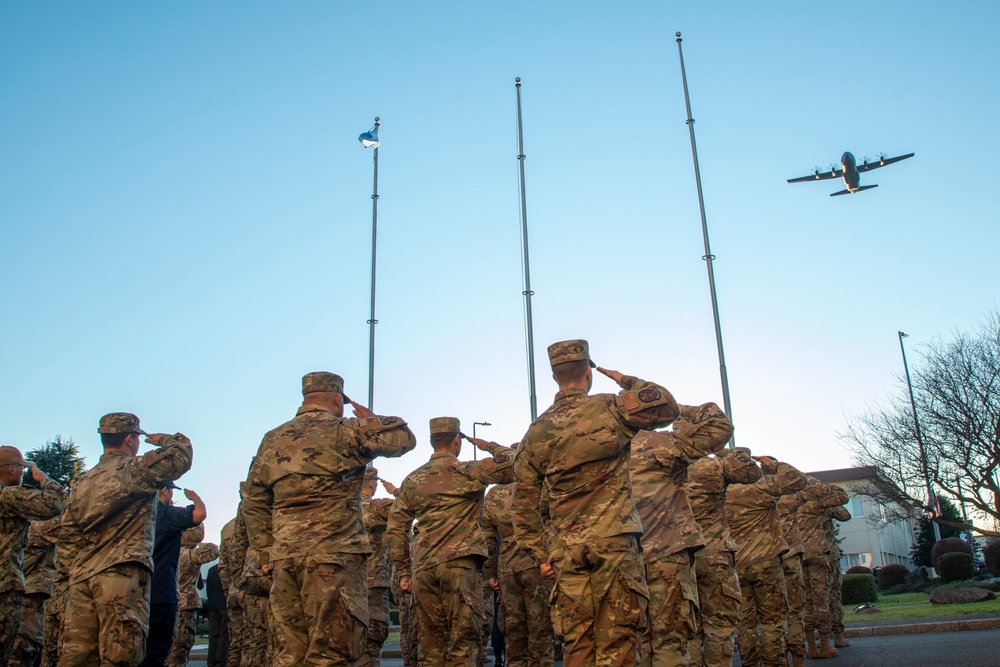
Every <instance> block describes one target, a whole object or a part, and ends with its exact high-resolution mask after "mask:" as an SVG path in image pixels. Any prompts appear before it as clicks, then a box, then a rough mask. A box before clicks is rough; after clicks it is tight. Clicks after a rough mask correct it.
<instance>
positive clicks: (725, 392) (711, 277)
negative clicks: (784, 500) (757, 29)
mask: <svg viewBox="0 0 1000 667" xmlns="http://www.w3.org/2000/svg"><path fill="white" fill-rule="evenodd" d="M677 53H678V54H679V55H680V57H681V81H683V83H684V106H685V107H686V108H687V126H688V132H689V133H690V135H691V157H692V159H693V160H694V181H695V184H696V185H697V187H698V207H699V208H700V209H701V233H702V236H703V237H704V238H705V256H704V257H702V259H703V260H705V264H706V266H708V290H709V292H710V293H711V295H712V314H713V315H714V316H715V342H716V344H717V345H718V348H719V375H720V376H721V377H722V402H723V406H724V408H725V410H726V416H727V417H729V419H730V420H731V419H732V418H733V408H732V405H731V404H730V402H729V375H728V374H727V373H726V354H725V352H724V351H723V349H722V324H721V323H720V322H719V301H718V299H717V298H716V294H715V271H714V270H713V269H712V262H713V261H714V260H715V255H713V254H712V248H711V246H710V245H709V243H708V221H707V220H706V218H705V198H704V196H703V195H702V191H701V171H700V170H699V169H698V146H697V145H696V144H695V141H694V118H692V117H691V98H690V97H689V96H688V80H687V73H686V72H685V71H684V51H683V50H682V49H681V34H680V33H677ZM729 447H730V448H733V447H736V438H731V439H730V440H729Z"/></svg>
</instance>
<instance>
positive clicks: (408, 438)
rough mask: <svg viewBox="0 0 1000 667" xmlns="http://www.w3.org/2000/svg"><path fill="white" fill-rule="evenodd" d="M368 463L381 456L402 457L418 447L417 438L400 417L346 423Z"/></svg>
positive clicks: (356, 420)
mask: <svg viewBox="0 0 1000 667" xmlns="http://www.w3.org/2000/svg"><path fill="white" fill-rule="evenodd" d="M344 423H346V424H347V426H348V428H350V429H351V433H352V435H353V437H354V441H355V443H356V445H357V446H358V448H359V450H360V451H361V458H362V459H364V461H365V462H366V463H367V462H368V461H372V460H374V459H376V458H378V457H379V456H389V457H396V456H402V455H403V454H406V453H407V452H409V451H411V450H412V449H413V448H414V447H416V446H417V438H416V436H414V435H413V431H411V430H410V427H409V426H407V425H406V422H405V421H403V420H402V419H400V418H399V417H368V418H367V419H347V420H345V422H344Z"/></svg>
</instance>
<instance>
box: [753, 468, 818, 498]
mask: <svg viewBox="0 0 1000 667" xmlns="http://www.w3.org/2000/svg"><path fill="white" fill-rule="evenodd" d="M808 481H809V480H808V479H807V478H806V476H805V475H803V474H802V473H800V472H799V471H798V470H796V469H795V468H793V467H792V466H790V465H788V464H787V463H785V462H784V461H778V463H777V466H776V468H775V474H773V475H764V477H763V478H762V479H761V480H760V481H759V482H757V483H756V484H755V486H759V488H760V489H761V490H762V491H764V492H765V493H767V494H769V495H772V496H784V495H788V494H790V493H795V492H797V491H801V490H802V489H804V488H805V487H806V483H807V482H808Z"/></svg>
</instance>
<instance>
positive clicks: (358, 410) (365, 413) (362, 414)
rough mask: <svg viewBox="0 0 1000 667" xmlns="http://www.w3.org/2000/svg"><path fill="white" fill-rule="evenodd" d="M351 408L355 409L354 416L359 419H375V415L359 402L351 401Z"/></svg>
mask: <svg viewBox="0 0 1000 667" xmlns="http://www.w3.org/2000/svg"><path fill="white" fill-rule="evenodd" d="M351 407H352V408H353V409H354V416H355V417H357V418H358V419H368V418H369V417H374V416H375V413H374V412H372V411H371V410H369V409H368V408H366V407H365V406H363V405H361V404H360V403H358V402H357V401H354V400H352V401H351Z"/></svg>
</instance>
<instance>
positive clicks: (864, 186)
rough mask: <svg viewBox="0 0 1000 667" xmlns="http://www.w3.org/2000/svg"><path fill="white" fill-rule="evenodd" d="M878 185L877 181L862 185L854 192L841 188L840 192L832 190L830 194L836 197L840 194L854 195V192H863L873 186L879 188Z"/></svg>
mask: <svg viewBox="0 0 1000 667" xmlns="http://www.w3.org/2000/svg"><path fill="white" fill-rule="evenodd" d="M877 187H878V184H877V183H876V184H875V185H862V186H861V187H860V188H858V189H856V190H855V191H854V192H851V191H850V190H840V191H839V192H831V193H830V196H831V197H836V196H838V195H852V194H856V193H858V192H861V191H862V190H871V189H872V188H877Z"/></svg>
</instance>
